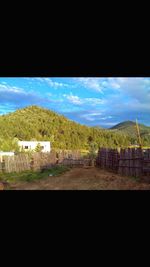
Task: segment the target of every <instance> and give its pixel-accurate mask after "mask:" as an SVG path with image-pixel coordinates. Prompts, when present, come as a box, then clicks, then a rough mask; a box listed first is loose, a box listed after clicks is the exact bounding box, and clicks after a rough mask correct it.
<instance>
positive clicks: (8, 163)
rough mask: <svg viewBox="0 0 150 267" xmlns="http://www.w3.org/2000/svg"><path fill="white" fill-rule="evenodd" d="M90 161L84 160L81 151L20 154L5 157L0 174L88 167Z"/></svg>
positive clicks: (0, 166) (0, 164) (1, 163)
mask: <svg viewBox="0 0 150 267" xmlns="http://www.w3.org/2000/svg"><path fill="white" fill-rule="evenodd" d="M88 164H90V163H89V161H88V162H87V160H84V159H82V156H81V154H80V151H65V150H60V151H57V152H56V151H51V152H50V153H34V154H32V155H29V154H27V153H19V154H18V155H15V156H14V157H9V156H5V157H3V161H2V162H0V172H5V173H11V172H22V171H27V170H33V171H38V170H42V169H46V168H50V167H52V166H54V165H67V166H72V167H73V166H81V165H88Z"/></svg>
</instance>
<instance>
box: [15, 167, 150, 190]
mask: <svg viewBox="0 0 150 267" xmlns="http://www.w3.org/2000/svg"><path fill="white" fill-rule="evenodd" d="M10 189H15V190H19V189H21V190H111V189H112V190H132V189H134V190H138V189H141V190H144V189H146V190H150V184H148V183H146V182H139V181H136V180H135V179H134V178H128V177H121V176H119V175H116V174H113V173H111V172H107V171H104V170H100V169H99V168H95V167H94V168H92V167H91V168H90V167H89V168H74V169H71V170H70V171H68V172H66V173H65V174H63V175H61V176H56V177H48V178H46V179H43V180H38V181H34V182H17V183H14V184H12V185H10Z"/></svg>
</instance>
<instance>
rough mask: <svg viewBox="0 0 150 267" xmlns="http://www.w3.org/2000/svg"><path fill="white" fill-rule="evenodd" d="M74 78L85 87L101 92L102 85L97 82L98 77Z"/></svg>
mask: <svg viewBox="0 0 150 267" xmlns="http://www.w3.org/2000/svg"><path fill="white" fill-rule="evenodd" d="M75 80H76V81H78V82H79V83H81V84H82V85H83V86H84V87H85V88H89V89H92V90H94V91H97V92H100V93H103V87H102V86H101V84H100V82H99V78H75Z"/></svg>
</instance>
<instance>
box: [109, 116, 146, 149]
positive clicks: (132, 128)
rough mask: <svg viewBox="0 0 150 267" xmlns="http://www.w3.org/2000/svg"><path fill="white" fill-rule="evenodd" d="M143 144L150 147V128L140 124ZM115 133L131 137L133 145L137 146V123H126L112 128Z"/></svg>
mask: <svg viewBox="0 0 150 267" xmlns="http://www.w3.org/2000/svg"><path fill="white" fill-rule="evenodd" d="M139 129H140V134H141V138H142V143H143V145H144V146H145V147H150V127H148V126H145V125H144V124H139ZM111 130H112V131H113V132H122V133H125V134H127V135H129V136H130V140H131V143H132V144H137V134H136V123H135V122H133V121H125V122H122V123H119V124H117V125H115V126H114V127H112V128H111Z"/></svg>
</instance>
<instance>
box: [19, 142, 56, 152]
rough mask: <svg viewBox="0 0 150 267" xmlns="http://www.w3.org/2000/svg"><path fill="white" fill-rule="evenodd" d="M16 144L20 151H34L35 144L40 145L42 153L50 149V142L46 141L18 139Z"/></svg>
mask: <svg viewBox="0 0 150 267" xmlns="http://www.w3.org/2000/svg"><path fill="white" fill-rule="evenodd" d="M18 145H19V147H20V151H21V150H22V149H23V150H25V151H31V150H32V151H34V150H35V149H36V147H37V145H40V146H41V151H42V152H44V153H48V152H50V151H51V144H50V142H48V141H46V142H43V141H19V142H18Z"/></svg>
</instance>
